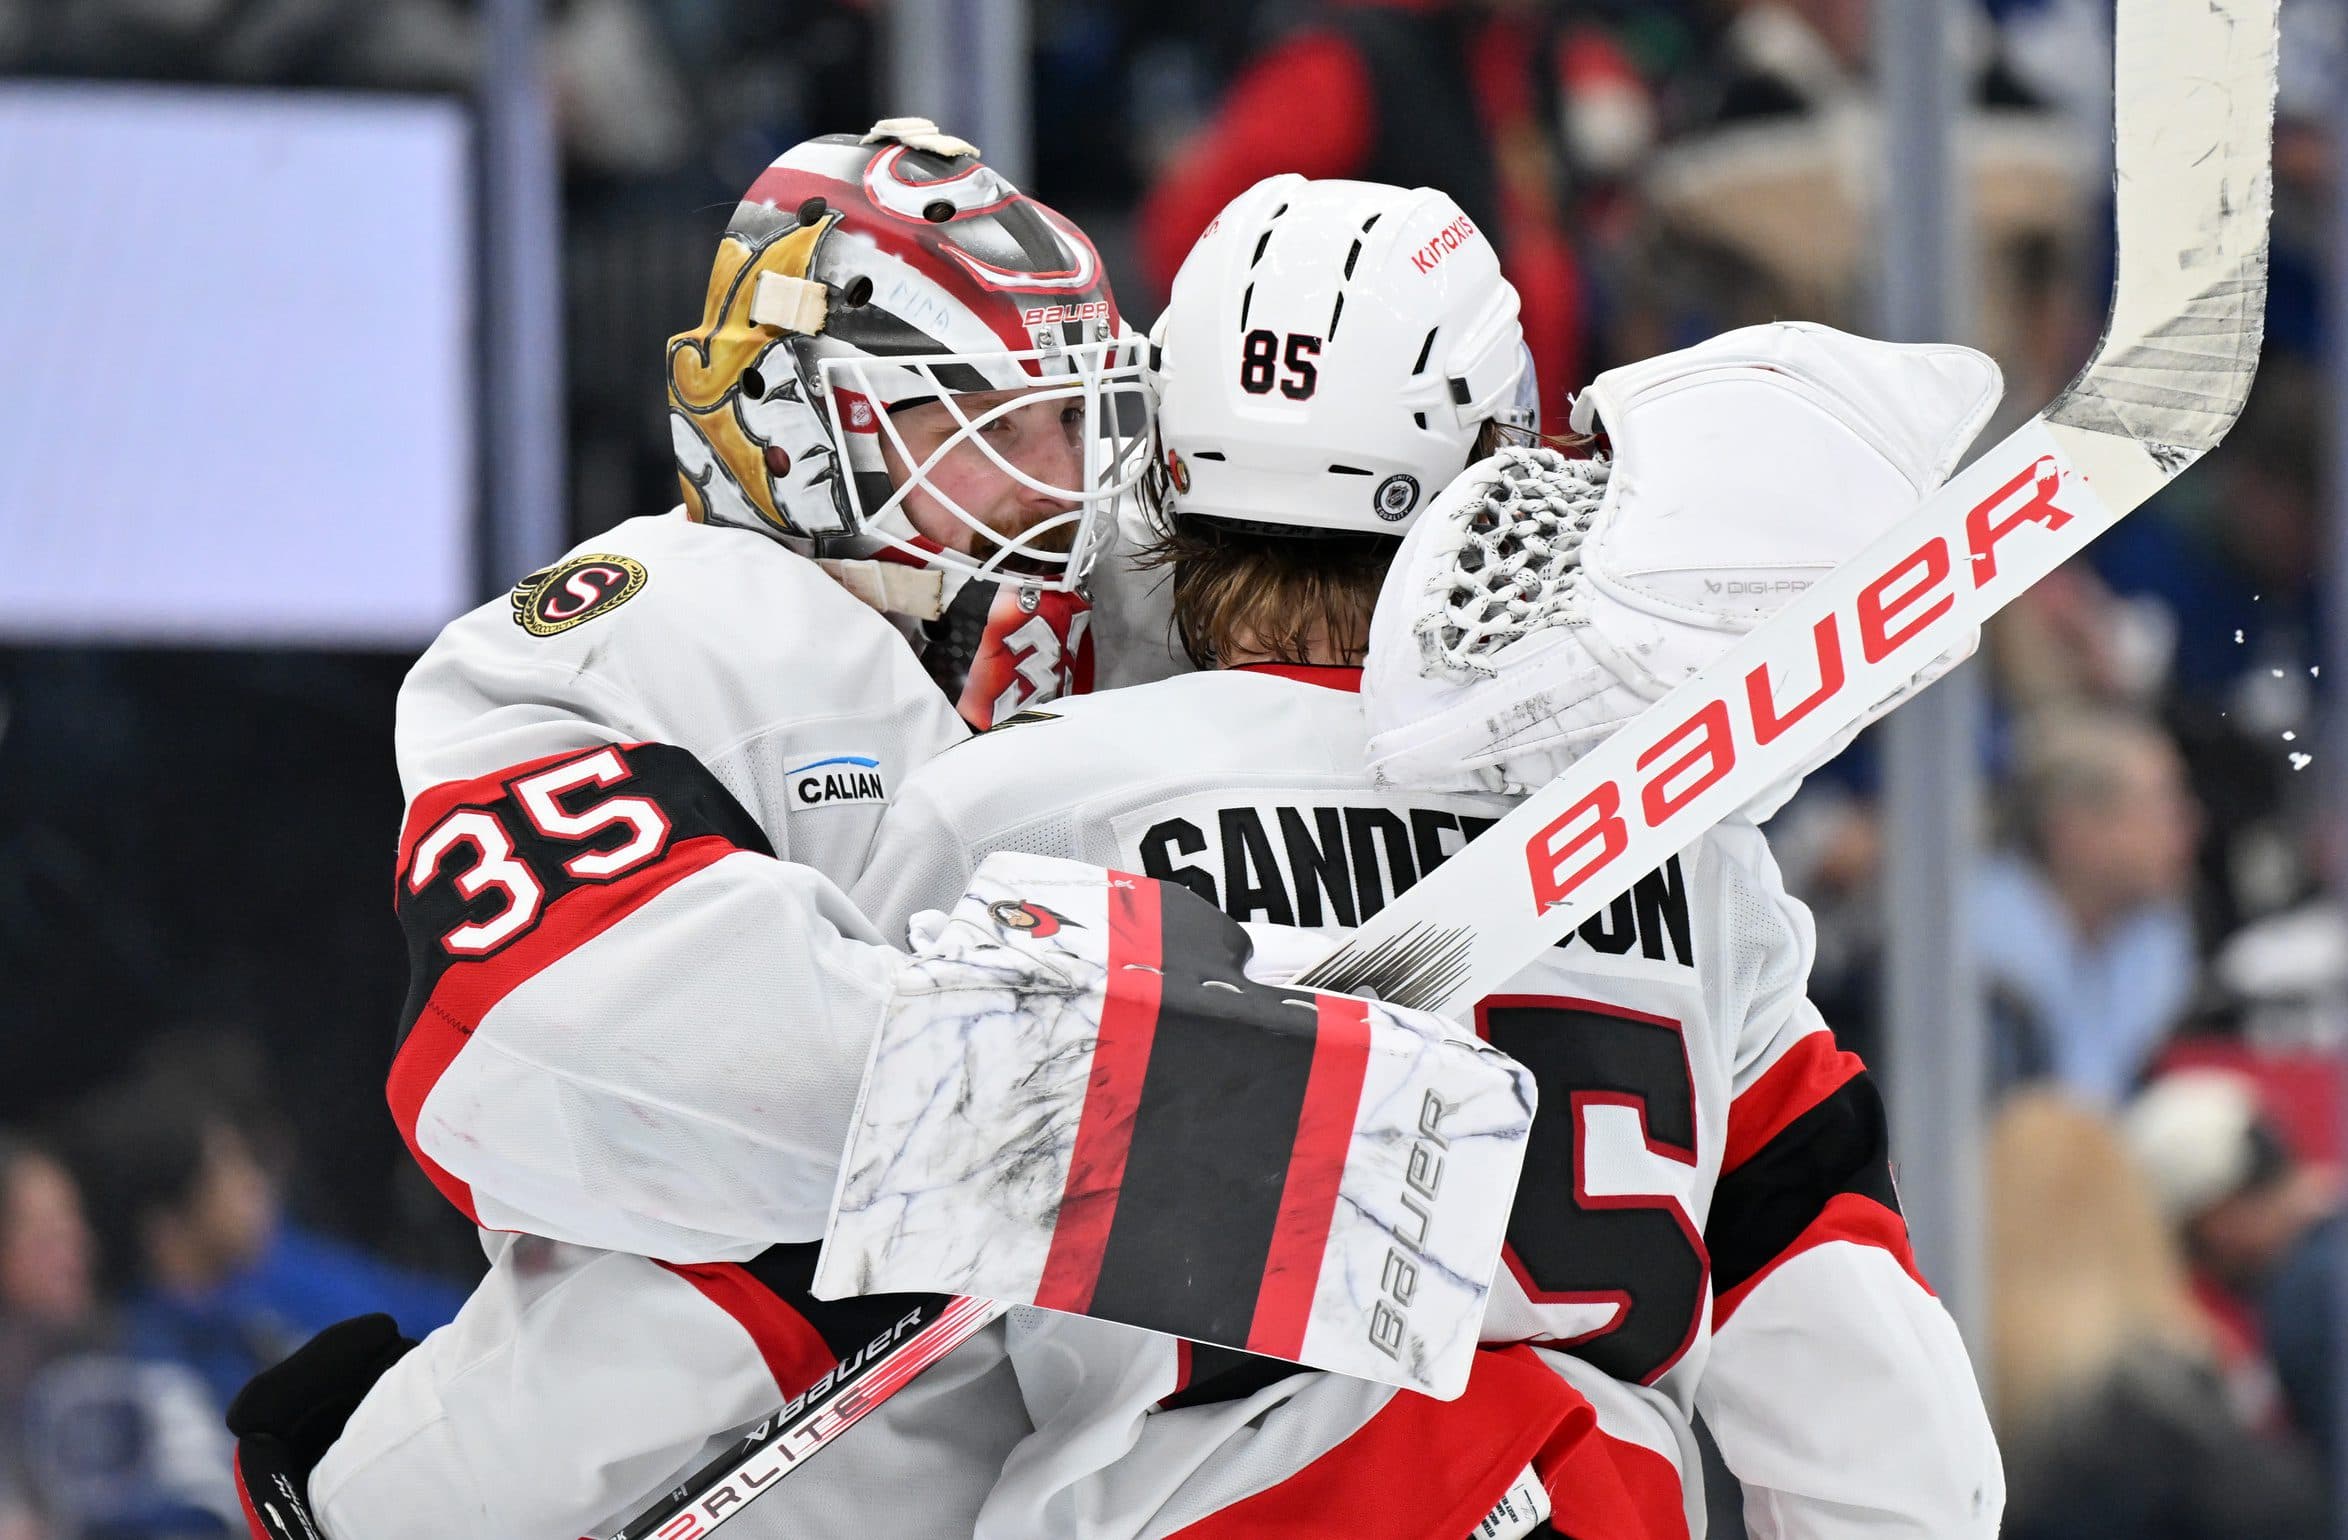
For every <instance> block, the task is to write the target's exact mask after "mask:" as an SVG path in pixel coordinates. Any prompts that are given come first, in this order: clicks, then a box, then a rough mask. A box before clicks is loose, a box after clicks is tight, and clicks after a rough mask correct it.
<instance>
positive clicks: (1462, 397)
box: [1451, 374, 1468, 406]
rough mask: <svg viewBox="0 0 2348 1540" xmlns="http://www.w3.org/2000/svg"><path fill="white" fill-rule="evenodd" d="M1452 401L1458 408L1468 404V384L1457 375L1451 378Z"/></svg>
mask: <svg viewBox="0 0 2348 1540" xmlns="http://www.w3.org/2000/svg"><path fill="white" fill-rule="evenodd" d="M1451 400H1452V403H1453V404H1454V405H1456V406H1465V405H1467V404H1468V382H1467V381H1465V380H1463V379H1461V378H1460V377H1459V376H1458V375H1456V374H1455V375H1453V376H1452V377H1451Z"/></svg>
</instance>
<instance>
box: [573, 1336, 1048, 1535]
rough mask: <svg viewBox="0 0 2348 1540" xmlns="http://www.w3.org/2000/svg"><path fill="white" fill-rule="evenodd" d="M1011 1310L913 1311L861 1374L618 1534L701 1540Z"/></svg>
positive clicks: (690, 1480) (756, 1437) (866, 1358)
mask: <svg viewBox="0 0 2348 1540" xmlns="http://www.w3.org/2000/svg"><path fill="white" fill-rule="evenodd" d="M1008 1308H1009V1307H1008V1306H1006V1305H999V1304H996V1303H994V1302H993V1301H991V1300H983V1299H967V1298H962V1299H943V1300H940V1301H939V1302H938V1303H937V1304H936V1305H934V1306H931V1307H929V1308H928V1309H926V1310H922V1311H918V1312H914V1313H911V1314H909V1315H908V1316H907V1317H906V1318H905V1319H904V1320H901V1321H899V1322H898V1323H897V1324H896V1326H895V1327H893V1328H891V1330H890V1331H889V1332H888V1333H886V1334H885V1335H884V1336H883V1337H881V1338H880V1339H877V1340H876V1341H874V1342H873V1344H872V1345H871V1346H870V1347H868V1348H867V1349H866V1350H865V1352H864V1354H863V1356H862V1359H861V1361H860V1362H859V1363H858V1365H857V1371H856V1372H855V1373H853V1374H849V1375H845V1376H842V1377H839V1378H837V1379H832V1380H830V1381H829V1383H827V1382H826V1381H820V1380H819V1381H818V1382H817V1383H816V1384H815V1386H813V1387H811V1388H810V1389H809V1390H807V1391H805V1392H802V1393H801V1395H800V1396H799V1397H798V1398H797V1399H795V1400H793V1401H791V1402H789V1403H787V1404H786V1405H785V1406H784V1407H783V1408H782V1409H781V1410H780V1411H778V1412H776V1413H775V1414H774V1416H772V1417H770V1418H768V1419H767V1420H766V1421H764V1422H762V1423H760V1424H759V1425H758V1426H757V1427H756V1428H753V1429H752V1430H751V1431H750V1432H749V1433H748V1434H746V1435H744V1436H743V1437H742V1438H740V1439H738V1440H736V1441H735V1442H734V1443H733V1444H731V1445H729V1446H728V1447H727V1448H726V1450H725V1452H724V1453H722V1454H720V1455H718V1456H717V1457H716V1458H715V1459H713V1460H711V1461H710V1462H709V1463H707V1464H706V1465H704V1466H702V1467H701V1469H699V1470H697V1471H695V1472H694V1473H693V1474H692V1475H690V1476H688V1477H686V1478H685V1479H684V1480H683V1481H681V1482H679V1483H678V1484H677V1485H676V1486H674V1487H672V1488H670V1489H669V1490H668V1491H667V1492H665V1493H663V1494H662V1495H661V1497H660V1498H659V1499H658V1500H657V1501H655V1502H654V1503H652V1504H651V1505H650V1506H649V1507H647V1508H646V1509H645V1510H644V1511H643V1512H642V1513H640V1514H638V1515H637V1516H636V1517H635V1518H633V1519H631V1520H629V1521H628V1523H627V1524H626V1525H625V1526H624V1527H622V1528H620V1529H616V1530H614V1531H612V1533H611V1536H610V1540H700V1537H701V1536H703V1535H706V1534H709V1533H710V1532H711V1531H713V1530H715V1529H716V1528H718V1526H720V1525H721V1524H723V1523H725V1522H726V1521H727V1520H728V1519H730V1518H732V1517H734V1515H736V1514H738V1513H740V1512H741V1511H742V1510H743V1509H744V1508H746V1507H748V1506H749V1504H750V1500H751V1499H752V1498H754V1497H757V1496H759V1495H760V1494H761V1493H763V1492H765V1491H766V1490H767V1488H768V1487H770V1486H772V1485H773V1484H774V1483H775V1482H777V1481H780V1480H781V1479H782V1478H783V1477H785V1476H788V1475H789V1474H791V1472H792V1471H794V1470H796V1469H798V1468H799V1466H800V1465H802V1464H803V1463H805V1462H806V1461H807V1459H808V1458H809V1457H811V1456H812V1455H814V1454H815V1453H816V1452H817V1451H818V1450H820V1449H822V1448H824V1447H825V1446H826V1445H828V1444H830V1443H831V1442H832V1441H833V1440H834V1439H836V1438H838V1437H839V1436H840V1435H841V1434H843V1433H845V1432H847V1431H848V1430H849V1429H850V1428H852V1427H854V1426H855V1425H856V1423H857V1421H858V1419H860V1418H862V1417H863V1416H864V1414H865V1413H866V1412H869V1411H871V1410H872V1409H873V1408H874V1407H876V1406H878V1405H880V1404H881V1403H882V1402H883V1401H886V1400H887V1399H888V1398H889V1397H891V1396H893V1395H895V1394H896V1393H897V1392H898V1391H899V1390H902V1389H903V1388H904V1387H905V1385H906V1384H907V1383H908V1382H909V1381H911V1380H912V1379H913V1377H914V1376H915V1375H917V1374H919V1373H921V1372H922V1371H923V1370H924V1369H927V1368H928V1367H929V1366H930V1365H931V1364H934V1363H936V1362H937V1361H938V1360H939V1359H941V1358H943V1357H945V1356H946V1355H947V1354H948V1353H951V1352H952V1351H953V1350H954V1349H956V1348H958V1347H960V1346H961V1345H962V1344H963V1343H965V1342H967V1341H969V1340H970V1339H971V1338H972V1337H974V1336H976V1335H977V1334H978V1333H979V1332H980V1331H982V1330H984V1329H985V1328H986V1326H987V1324H988V1323H989V1322H991V1321H994V1320H996V1319H998V1318H999V1317H1000V1316H1001V1315H1002V1314H1003V1312H1004V1311H1005V1310H1007V1309H1008Z"/></svg>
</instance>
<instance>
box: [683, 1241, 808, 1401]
mask: <svg viewBox="0 0 2348 1540" xmlns="http://www.w3.org/2000/svg"><path fill="white" fill-rule="evenodd" d="M660 1266H662V1267H664V1268H666V1269H668V1270H669V1271H670V1272H672V1273H675V1274H676V1275H677V1276H678V1277H680V1278H682V1279H684V1280H685V1281H686V1282H687V1283H689V1284H691V1285H693V1287H694V1288H696V1289H699V1290H700V1291H701V1293H702V1296H703V1297H704V1298H706V1299H707V1300H708V1301H709V1302H710V1303H711V1304H713V1305H715V1306H717V1307H718V1308H719V1309H720V1310H723V1311H724V1312H725V1313H726V1314H727V1315H730V1316H732V1317H733V1318H734V1320H735V1321H736V1322H737V1323H738V1324H739V1325H740V1326H741V1328H742V1329H743V1330H744V1331H746V1332H748V1333H749V1334H750V1340H751V1342H752V1343H753V1344H755V1345H756V1347H757V1348H758V1356H759V1357H760V1358H761V1359H763V1360H765V1362H766V1372H767V1373H768V1374H770V1375H772V1376H774V1382H775V1389H776V1390H778V1391H780V1392H781V1393H782V1396H783V1399H784V1400H786V1401H787V1400H789V1399H790V1398H791V1397H793V1396H795V1395H797V1394H799V1392H801V1391H802V1390H805V1389H806V1388H807V1387H808V1386H810V1385H812V1384H814V1383H815V1382H816V1380H817V1379H819V1378H821V1377H822V1375H823V1373H824V1371H825V1370H827V1369H829V1368H831V1366H832V1365H834V1364H836V1363H838V1362H839V1361H840V1356H839V1354H837V1353H834V1352H833V1351H832V1348H831V1344H830V1343H828V1342H826V1341H824V1340H823V1334H822V1333H820V1332H818V1331H817V1330H816V1329H815V1327H814V1326H813V1325H812V1324H811V1323H810V1322H809V1321H808V1319H807V1317H805V1316H803V1315H801V1314H800V1313H799V1312H798V1311H796V1310H794V1309H792V1308H791V1307H790V1306H789V1305H787V1304H785V1303H783V1301H782V1300H781V1299H780V1298H779V1297H777V1296H776V1294H775V1292H774V1290H772V1289H770V1288H768V1287H767V1286H766V1285H765V1284H762V1283H760V1282H759V1281H758V1280H757V1279H756V1278H755V1277H753V1276H751V1273H750V1271H749V1269H747V1268H745V1267H743V1266H742V1265H741V1264H740V1263H738V1262H696V1263H692V1264H686V1263H679V1262H662V1263H661V1264H660Z"/></svg>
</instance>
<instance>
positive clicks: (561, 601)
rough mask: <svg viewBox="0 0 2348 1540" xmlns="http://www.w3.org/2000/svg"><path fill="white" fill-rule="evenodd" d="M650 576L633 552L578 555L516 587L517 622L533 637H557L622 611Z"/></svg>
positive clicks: (542, 571) (538, 573) (514, 604)
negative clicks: (621, 554)
mask: <svg viewBox="0 0 2348 1540" xmlns="http://www.w3.org/2000/svg"><path fill="white" fill-rule="evenodd" d="M649 579H650V574H649V573H647V572H646V571H645V570H644V564H643V563H642V562H640V561H638V560H636V559H635V558H634V557H632V556H604V555H587V556H574V557H571V558H570V559H569V560H568V561H563V562H558V563H556V564H555V565H554V566H551V567H544V568H541V569H540V570H538V571H536V572H533V573H531V574H530V575H529V576H528V577H526V578H524V579H522V581H521V582H519V583H516V584H515V585H514V591H513V594H512V603H513V606H514V624H515V625H517V626H520V627H521V628H522V629H523V630H525V631H527V632H529V633H530V634H531V635H532V636H557V635H560V634H561V633H562V632H565V631H568V630H570V629H571V627H573V626H580V625H585V624H586V623H587V622H588V621H590V620H593V619H594V618H595V617H596V616H598V615H605V614H609V613H610V612H611V611H613V610H616V609H618V608H619V607H620V606H621V605H623V604H625V603H627V602H628V601H629V600H630V599H633V598H635V597H636V596H637V595H638V594H640V593H642V592H643V591H644V585H645V583H646V582H647V581H649Z"/></svg>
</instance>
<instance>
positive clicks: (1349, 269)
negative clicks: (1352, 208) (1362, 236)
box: [1345, 215, 1376, 278]
mask: <svg viewBox="0 0 2348 1540" xmlns="http://www.w3.org/2000/svg"><path fill="white" fill-rule="evenodd" d="M1371 217H1372V218H1375V217H1376V216H1375V215H1372V216H1371ZM1361 257H1362V243H1361V242H1359V241H1355V242H1354V243H1353V250H1351V251H1349V252H1347V253H1346V254H1345V276H1346V277H1348V278H1351V277H1352V276H1353V265H1354V264H1355V263H1356V262H1359V261H1360V260H1361Z"/></svg>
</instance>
